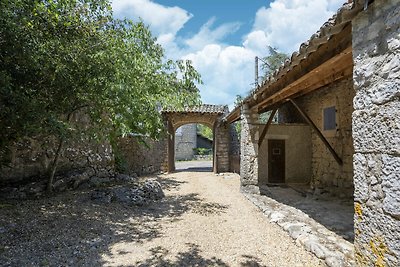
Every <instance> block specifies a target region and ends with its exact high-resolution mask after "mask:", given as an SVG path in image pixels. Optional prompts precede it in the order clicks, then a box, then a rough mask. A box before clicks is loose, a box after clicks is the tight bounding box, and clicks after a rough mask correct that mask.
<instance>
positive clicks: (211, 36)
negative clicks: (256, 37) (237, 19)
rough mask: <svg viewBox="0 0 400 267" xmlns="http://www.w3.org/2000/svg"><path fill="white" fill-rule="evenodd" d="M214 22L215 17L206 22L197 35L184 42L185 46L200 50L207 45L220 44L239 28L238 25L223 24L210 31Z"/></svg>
mask: <svg viewBox="0 0 400 267" xmlns="http://www.w3.org/2000/svg"><path fill="white" fill-rule="evenodd" d="M215 20H216V18H215V17H213V18H211V19H210V20H208V21H207V23H205V24H204V25H203V26H202V27H201V28H200V31H199V32H198V33H197V34H195V35H194V36H193V37H191V38H190V39H187V40H185V44H186V45H188V46H189V48H190V49H191V50H193V49H196V50H198V49H202V48H203V47H205V46H206V45H208V44H211V43H220V42H222V41H223V39H224V38H225V37H226V36H228V35H229V34H233V33H235V32H236V31H237V30H238V29H239V27H240V23H224V24H222V25H220V26H218V27H216V28H215V29H212V26H213V25H214V23H215Z"/></svg>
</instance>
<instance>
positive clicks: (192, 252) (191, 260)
mask: <svg viewBox="0 0 400 267" xmlns="http://www.w3.org/2000/svg"><path fill="white" fill-rule="evenodd" d="M186 245H187V246H188V247H189V248H188V250H187V251H186V252H179V253H178V254H177V255H176V257H175V258H176V259H174V260H171V259H167V256H169V254H170V253H169V251H168V250H167V249H165V248H162V247H155V248H153V249H151V250H150V252H151V257H150V258H149V259H147V260H145V261H144V262H136V265H135V266H138V267H154V266H156V267H161V266H223V267H228V266H229V265H227V264H226V263H225V262H223V261H222V260H221V259H218V258H216V257H211V258H209V259H207V258H204V257H203V256H201V255H200V253H201V252H202V251H201V250H200V248H199V246H198V245H196V244H192V243H187V244H186Z"/></svg>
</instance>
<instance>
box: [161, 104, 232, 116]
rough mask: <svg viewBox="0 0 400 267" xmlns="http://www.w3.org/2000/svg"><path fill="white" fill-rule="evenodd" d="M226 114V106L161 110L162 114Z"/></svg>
mask: <svg viewBox="0 0 400 267" xmlns="http://www.w3.org/2000/svg"><path fill="white" fill-rule="evenodd" d="M226 112H228V106H224V105H208V104H204V105H199V106H192V107H184V108H182V109H170V108H168V109H165V110H162V113H215V114H224V113H226Z"/></svg>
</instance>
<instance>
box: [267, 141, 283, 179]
mask: <svg viewBox="0 0 400 267" xmlns="http://www.w3.org/2000/svg"><path fill="white" fill-rule="evenodd" d="M268 182H269V183H284V182H285V140H275V139H269V140H268Z"/></svg>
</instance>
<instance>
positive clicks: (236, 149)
mask: <svg viewBox="0 0 400 267" xmlns="http://www.w3.org/2000/svg"><path fill="white" fill-rule="evenodd" d="M236 123H240V122H236ZM236 123H232V124H231V125H229V136H230V141H229V171H230V172H234V173H240V140H239V138H240V137H239V134H238V132H237V130H236Z"/></svg>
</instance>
